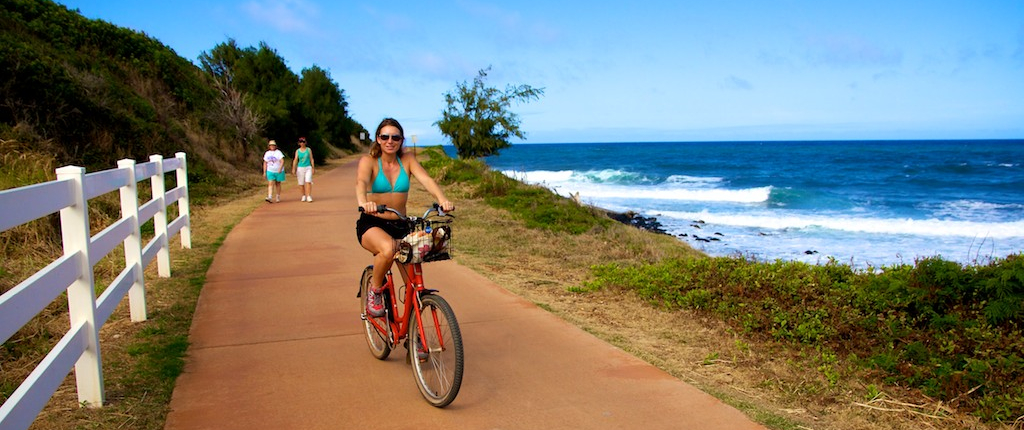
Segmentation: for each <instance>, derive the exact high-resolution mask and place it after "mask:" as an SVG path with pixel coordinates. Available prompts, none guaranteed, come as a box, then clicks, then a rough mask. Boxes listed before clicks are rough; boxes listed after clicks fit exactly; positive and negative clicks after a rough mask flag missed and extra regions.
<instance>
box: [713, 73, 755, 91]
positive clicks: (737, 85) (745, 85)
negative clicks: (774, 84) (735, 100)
mask: <svg viewBox="0 0 1024 430" xmlns="http://www.w3.org/2000/svg"><path fill="white" fill-rule="evenodd" d="M721 87H722V88H726V89H734V90H746V91H750V90H752V89H754V86H753V85H751V84H750V81H748V80H746V79H743V78H740V77H738V76H736V75H729V76H728V77H726V78H725V81H724V82H723V83H722V85H721Z"/></svg>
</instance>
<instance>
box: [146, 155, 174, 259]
mask: <svg viewBox="0 0 1024 430" xmlns="http://www.w3.org/2000/svg"><path fill="white" fill-rule="evenodd" d="M149 161H151V162H153V163H156V175H153V177H151V178H149V183H150V185H151V186H152V187H153V200H156V201H157V204H158V205H159V210H157V212H156V214H155V215H153V231H154V233H155V234H156V236H157V238H159V240H160V249H159V250H158V251H157V253H156V268H157V274H158V275H160V277H161V278H169V277H170V276H171V249H170V245H169V244H170V240H169V239H168V238H167V206H166V204H165V202H164V195H166V194H167V185H166V184H165V181H164V157H163V156H162V155H150V156H149Z"/></svg>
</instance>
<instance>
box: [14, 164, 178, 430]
mask: <svg viewBox="0 0 1024 430" xmlns="http://www.w3.org/2000/svg"><path fill="white" fill-rule="evenodd" d="M149 160H150V161H149V162H148V163H143V164H136V163H135V161H134V160H121V161H119V162H118V163H117V166H118V168H116V169H111V170H105V171H102V172H95V173H90V174H86V173H85V169H84V168H82V167H77V166H67V167H61V168H59V169H57V180H54V181H50V182H45V183H42V184H36V185H30V186H26V187H21V188H15V189H10V190H4V191H0V231H6V230H9V229H11V228H13V227H16V226H19V225H21V224H25V223H27V222H30V221H33V220H35V219H38V218H41V217H44V216H47V215H50V214H53V213H56V212H58V211H59V212H60V226H61V235H62V239H63V245H64V255H63V256H62V257H60V258H58V259H56V260H54V261H53V262H52V263H50V264H49V265H48V266H46V267H45V268H43V269H42V270H40V271H38V272H36V274H35V275H32V276H31V277H29V278H28V279H26V280H24V281H23V282H21V283H20V284H18V285H17V286H15V287H14V288H13V289H11V290H10V291H7V292H6V293H4V294H3V295H0V342H7V340H8V339H10V337H11V336H12V335H13V334H14V333H16V332H17V331H18V330H20V329H21V327H23V326H24V325H25V324H26V323H28V322H29V321H30V320H31V319H32V318H34V317H35V316H36V315H38V314H39V313H40V312H41V311H42V310H43V309H44V308H45V307H46V306H47V305H49V304H50V303H51V302H53V300H54V299H55V298H57V297H58V296H59V295H60V294H61V293H63V292H64V291H67V299H68V313H69V315H70V319H71V329H70V330H68V332H67V333H66V334H65V335H64V337H63V338H62V339H61V340H60V341H59V342H58V343H57V344H56V346H54V347H53V349H52V350H51V351H50V352H49V354H47V355H46V357H45V358H44V359H43V360H42V361H41V362H40V363H39V365H38V366H37V367H36V368H35V370H34V371H33V372H32V373H31V374H30V375H29V376H28V378H27V379H25V381H23V382H22V384H21V385H20V386H19V387H18V389H17V390H15V391H14V393H13V394H12V395H11V396H10V398H8V399H7V401H5V402H4V404H3V406H0V429H4V430H16V429H21V430H23V429H27V428H28V427H29V426H30V425H31V424H32V422H33V421H34V420H35V418H36V416H37V415H38V414H39V412H40V411H42V409H43V407H45V406H46V403H47V402H48V401H49V399H50V397H52V396H53V393H54V392H55V391H56V390H57V388H58V387H59V386H60V384H61V382H63V380H64V378H65V377H66V376H67V375H68V373H69V372H70V371H71V367H72V366H74V368H75V378H76V381H77V386H78V400H79V402H80V403H81V404H83V405H87V406H90V407H99V406H102V405H103V402H104V392H103V366H102V361H101V354H100V344H99V330H100V327H101V326H102V325H103V324H104V323H105V322H106V321H107V318H109V317H110V315H111V313H113V311H114V308H115V307H117V305H118V303H120V301H121V299H122V298H123V297H124V296H125V295H126V294H127V295H128V302H129V308H130V314H131V319H132V321H144V320H145V319H146V294H145V286H144V283H143V281H144V277H143V271H144V269H145V268H146V267H147V266H148V265H149V263H150V262H152V261H153V259H156V261H157V273H158V274H159V276H161V277H168V276H171V257H170V246H169V237H171V236H173V235H174V234H177V233H180V235H181V247H182V248H191V247H192V237H191V227H190V224H191V221H190V218H189V201H188V176H187V168H186V162H185V154H184V153H181V152H179V153H177V154H175V158H169V159H166V160H165V159H164V158H163V157H162V156H160V155H153V156H150V157H149ZM171 171H175V173H176V184H177V186H176V187H175V188H174V189H172V190H170V191H166V190H165V185H164V175H165V174H166V173H167V172H171ZM145 179H149V180H150V185H151V187H152V190H153V192H152V196H153V197H152V198H151V199H150V200H149V201H147V202H145V203H143V204H141V205H140V204H139V196H138V188H137V183H138V182H139V181H143V180H145ZM114 190H120V197H121V219H120V220H118V221H116V222H114V223H113V224H111V225H110V226H109V227H107V228H105V229H104V230H103V231H101V232H99V233H98V234H96V235H95V236H92V235H91V234H90V232H89V209H88V204H89V200H90V199H92V198H94V197H97V196H100V195H103V194H106V193H109V192H113V191H114ZM174 203H177V204H178V217H177V218H175V219H174V220H173V221H171V222H170V223H168V222H167V207H168V206H170V205H172V204H174ZM150 219H152V220H153V225H154V230H155V231H154V237H153V239H152V240H150V241H149V242H148V243H146V244H143V243H142V234H141V231H140V226H141V225H142V224H145V223H146V222H148V221H149V220H150ZM122 243H123V244H124V260H125V267H124V270H123V271H121V273H120V274H119V275H118V276H117V277H116V279H114V281H113V282H112V283H111V284H110V285H108V286H107V287H106V288H105V289H104V290H103V294H101V295H100V296H99V297H96V294H95V291H96V288H95V287H94V279H93V266H95V265H96V263H97V262H99V261H100V260H101V259H102V258H103V257H104V256H106V255H107V254H108V253H110V252H111V251H113V250H114V249H115V248H117V246H118V245H119V244H122Z"/></svg>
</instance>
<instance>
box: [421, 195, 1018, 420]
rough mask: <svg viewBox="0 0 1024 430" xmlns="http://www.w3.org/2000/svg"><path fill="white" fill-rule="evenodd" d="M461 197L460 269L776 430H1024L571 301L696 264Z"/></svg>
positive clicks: (655, 242)
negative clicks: (602, 284)
mask: <svg viewBox="0 0 1024 430" xmlns="http://www.w3.org/2000/svg"><path fill="white" fill-rule="evenodd" d="M461 191H462V190H460V189H459V188H458V186H453V187H451V188H450V189H449V190H446V193H447V194H448V195H449V198H452V199H453V200H454V201H456V202H457V206H458V211H457V213H458V215H459V219H458V222H457V225H456V226H455V228H454V234H455V236H454V238H453V244H454V245H453V246H454V256H455V259H456V260H457V261H458V262H459V263H460V264H463V265H466V266H468V267H470V268H472V269H474V270H476V271H477V272H479V273H481V274H483V275H485V276H487V277H488V278H490V279H492V280H493V281H495V283H497V284H499V285H501V286H503V287H505V288H506V289H508V290H510V291H512V292H514V293H515V294H518V295H520V296H522V297H524V298H526V299H528V300H530V301H532V302H534V303H536V304H537V305H539V306H541V307H543V308H545V309H547V310H549V311H550V312H552V313H554V314H556V315H558V316H560V317H561V318H563V319H565V320H567V321H569V322H570V323H572V324H575V325H577V326H579V327H581V328H583V329H584V330H587V331H588V332H590V333H593V334H594V335H595V336H597V337H599V338H601V339H604V340H606V341H608V342H609V343H611V344H613V345H616V346H618V347H620V348H622V349H623V350H625V351H628V352H630V353H632V354H634V355H636V356H638V357H640V358H642V359H644V360H646V361H648V362H650V363H652V364H654V365H655V366H658V367H659V368H661V369H664V370H665V371H667V372H669V373H670V374H672V375H674V376H676V377H678V378H680V379H682V380H684V381H686V382H688V383H690V384H692V385H694V386H697V387H698V388H700V389H702V390H704V391H706V392H709V393H711V394H713V395H715V396H717V397H719V398H721V399H723V400H725V401H726V402H728V403H730V404H732V405H734V406H736V407H738V408H740V409H741V410H743V411H744V412H745V413H746V414H747V415H749V416H751V417H752V418H754V419H755V420H757V421H759V422H761V423H764V424H766V425H767V426H769V427H771V428H776V429H836V430H876V429H908V430H909V429H921V428H932V429H993V428H1024V427H1022V426H1021V425H1020V423H1018V424H1017V426H1009V425H1007V426H999V425H984V424H982V423H980V422H979V421H978V420H977V419H976V418H974V417H973V416H969V415H964V414H959V413H957V412H956V411H954V410H951V409H949V408H947V407H946V406H945V405H943V404H942V403H941V402H937V401H934V400H930V399H927V398H925V397H923V396H922V395H920V394H919V393H917V392H914V391H908V390H903V389H900V388H899V387H886V386H878V385H876V386H877V387H879V388H876V386H868V384H866V383H863V382H860V378H858V376H859V375H856V374H846V375H845V376H846V377H845V378H843V379H842V381H840V382H839V383H838V384H835V385H830V384H829V383H828V381H826V380H825V377H824V376H823V375H822V372H820V371H818V370H817V367H818V365H819V363H816V362H814V358H815V357H819V356H820V355H819V354H815V353H814V351H792V350H787V349H785V348H782V347H781V346H779V345H776V344H772V343H757V342H753V341H750V340H748V339H744V338H742V337H741V336H739V335H738V334H737V333H735V332H734V331H732V330H731V329H730V328H729V327H728V326H727V325H726V324H725V323H723V322H722V321H719V320H716V319H713V318H707V317H704V316H701V315H699V314H697V313H694V312H691V311H686V310H681V311H666V310H662V309H659V308H656V307H654V306H652V305H651V304H649V303H646V302H644V301H642V300H640V299H639V298H637V297H636V295H635V294H633V293H632V292H628V291H615V290H602V291H598V292H594V293H575V292H572V291H571V290H570V288H571V287H579V286H580V285H581V283H582V282H583V281H585V280H587V279H588V278H589V276H590V271H589V268H590V267H591V266H592V265H596V264H605V263H609V262H618V263H620V264H634V263H637V262H642V261H657V260H659V259H661V258H665V257H670V256H697V255H698V253H697V252H696V251H694V250H693V249H691V248H689V247H688V246H686V245H685V244H683V243H682V242H680V241H679V240H677V239H675V238H673V237H670V236H665V235H658V234H653V233H647V232H643V231H640V230H637V229H635V228H632V227H628V226H625V225H621V224H615V225H613V226H612V227H610V228H608V229H607V230H606V231H600V232H595V233H594V234H585V235H579V236H572V235H568V234H555V233H550V232H546V231H539V230H530V229H528V228H526V227H525V226H524V225H523V223H522V222H520V221H518V220H515V219H508V218H507V216H506V214H505V213H504V212H503V211H500V210H496V209H493V208H491V207H488V206H486V205H485V204H483V203H482V202H479V201H474V200H467V199H466V198H465V196H466V195H467V193H465V192H461ZM412 197H413V198H412V200H411V201H410V207H414V206H417V205H426V204H429V201H427V200H423V199H424V198H429V195H428V194H426V193H425V192H424V191H422V189H419V190H414V191H413V194H412ZM484 238H486V240H484Z"/></svg>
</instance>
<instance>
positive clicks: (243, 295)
mask: <svg viewBox="0 0 1024 430" xmlns="http://www.w3.org/2000/svg"><path fill="white" fill-rule="evenodd" d="M354 178H355V164H354V163H347V164H345V165H343V166H339V167H337V168H334V169H333V170H331V171H329V172H326V173H323V174H318V175H317V177H316V178H315V185H314V186H315V189H314V197H315V199H316V200H315V201H314V202H313V203H304V202H300V201H299V200H298V198H299V192H298V190H297V188H295V187H291V188H290V189H286V191H285V197H286V199H285V201H283V202H281V203H274V204H267V205H266V206H264V207H261V208H259V209H257V210H256V211H254V212H253V213H252V214H251V215H249V216H248V217H246V218H245V219H244V220H242V221H241V222H240V223H239V224H238V225H237V226H236V227H235V228H234V229H233V230H232V231H231V232H230V233H229V234H228V236H227V239H226V240H225V242H224V244H223V245H222V246H221V248H220V250H219V251H218V252H217V254H216V256H215V257H214V261H213V264H212V265H211V267H210V270H209V272H208V273H207V278H206V284H205V286H204V287H203V291H202V293H201V295H200V298H199V303H198V305H197V308H196V312H195V316H194V319H193V322H192V328H191V332H190V335H189V341H190V346H189V349H188V356H187V358H186V365H185V370H184V373H183V374H182V375H181V376H180V377H179V378H178V381H177V385H176V386H175V389H174V394H173V396H172V400H171V404H170V409H171V411H170V413H169V415H168V417H167V423H166V426H165V429H166V430H195V429H216V430H229V429H245V430H254V429H302V430H310V429H350V428H380V429H392V428H394V429H404V428H409V429H412V428H453V429H537V428H547V429H584V428H585V429H599V428H600V429H622V428H646V429H729V430H734V429H763V427H761V426H760V425H758V424H756V423H753V422H752V421H750V420H749V419H748V418H747V417H746V416H744V415H743V414H741V413H740V412H739V411H737V410H735V409H733V408H732V407H730V406H728V405H725V404H724V403H722V402H721V401H719V400H717V399H715V398H714V397H711V396H710V395H707V394H705V393H703V392H701V391H699V390H697V389H696V388H693V387H692V386H690V385H688V384H685V383H683V382H681V381H679V380H678V379H676V378H674V377H672V376H671V375H669V374H667V373H665V372H663V371H661V370H659V369H657V368H655V367H653V366H651V365H649V364H647V363H645V362H643V361H641V360H639V359H637V358H635V357H633V356H631V355H629V354H627V353H625V352H623V351H622V350H619V349H617V348H615V347H613V346H611V345H609V344H607V343H605V342H603V341H601V340H600V339H597V338H596V337H594V336H593V335H591V334H589V333H586V332H584V331H582V330H580V329H578V328H576V327H575V326H572V325H570V324H568V323H566V322H564V321H562V320H561V319H559V318H557V317H556V316H554V315H552V314H550V313H548V312H546V311H544V310H542V309H540V308H538V307H537V306H535V305H534V304H532V303H530V302H527V301H525V300H523V299H521V298H519V297H518V296H515V295H513V294H511V293H509V292H507V291H506V290H504V289H503V288H501V287H500V286H498V285H496V284H494V283H493V282H491V281H489V280H487V279H486V278H484V277H482V276H480V275H479V274H477V273H475V272H473V271H471V270H469V269H467V268H465V267H462V266H460V265H458V264H456V263H454V262H452V261H444V262H436V263H430V264H428V265H426V266H425V267H426V280H427V284H428V285H429V286H430V287H434V288H438V289H440V291H441V293H442V295H443V296H444V297H445V298H446V299H447V300H448V301H449V302H450V303H451V304H452V307H453V308H454V309H455V314H456V317H457V319H458V321H459V324H460V326H461V329H462V335H463V343H464V345H465V352H466V367H465V376H464V379H463V382H462V390H461V391H460V392H459V395H458V397H457V398H456V399H455V401H454V402H453V403H452V404H451V405H449V406H448V407H447V408H444V409H437V408H434V407H432V406H430V405H429V404H427V403H426V402H425V401H424V400H423V399H422V398H421V397H420V394H419V391H418V390H417V388H416V385H415V383H414V382H413V376H412V371H411V368H410V367H409V365H407V364H406V363H405V358H404V353H405V350H404V349H403V348H401V347H399V348H398V350H397V351H394V352H393V353H392V355H391V357H390V358H388V359H387V360H386V361H379V360H377V359H375V358H373V357H372V356H371V355H370V353H369V351H368V350H367V347H366V343H365V340H364V337H363V334H362V331H361V330H362V323H361V321H360V320H359V306H358V304H357V301H356V298H355V293H356V289H357V286H358V280H359V275H360V274H361V273H362V270H363V268H364V267H366V265H367V264H369V262H370V256H369V254H368V253H367V252H366V251H365V250H363V249H362V248H361V247H360V246H359V245H358V244H357V243H356V240H355V227H354V226H355V219H356V216H357V213H356V211H355V210H354V208H355V207H356V203H355V198H354V196H353V187H354V182H355V181H354ZM289 180H291V177H289ZM455 228H456V229H457V228H458V226H457V225H456V227H455ZM456 234H457V232H456ZM456 246H457V244H456Z"/></svg>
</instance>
